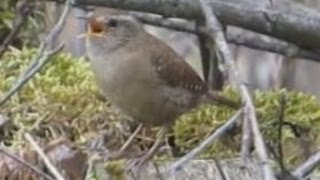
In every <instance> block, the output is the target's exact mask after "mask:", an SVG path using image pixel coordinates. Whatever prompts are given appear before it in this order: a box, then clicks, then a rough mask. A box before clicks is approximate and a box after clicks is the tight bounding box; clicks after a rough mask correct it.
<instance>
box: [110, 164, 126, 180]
mask: <svg viewBox="0 0 320 180" xmlns="http://www.w3.org/2000/svg"><path fill="white" fill-rule="evenodd" d="M124 165H125V164H124V161H123V160H117V161H108V162H107V163H106V166H105V169H106V171H107V172H108V174H109V175H110V176H111V177H110V178H111V179H112V180H124V179H125V175H124Z"/></svg>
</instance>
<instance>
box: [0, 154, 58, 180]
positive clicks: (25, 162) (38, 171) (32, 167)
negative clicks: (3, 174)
mask: <svg viewBox="0 0 320 180" xmlns="http://www.w3.org/2000/svg"><path fill="white" fill-rule="evenodd" d="M0 153H2V154H4V155H6V156H8V157H10V158H11V159H13V160H15V161H17V162H18V163H20V164H22V165H24V166H26V167H27V168H29V169H30V170H31V171H33V172H34V173H36V174H38V175H39V176H41V177H43V178H45V179H47V180H54V179H53V178H52V177H50V176H49V175H47V174H46V173H44V172H43V171H41V169H39V168H37V167H35V166H34V165H32V164H30V163H28V162H27V161H25V160H24V159H22V158H20V157H18V156H15V155H13V154H10V153H9V152H7V150H5V149H4V148H0Z"/></svg>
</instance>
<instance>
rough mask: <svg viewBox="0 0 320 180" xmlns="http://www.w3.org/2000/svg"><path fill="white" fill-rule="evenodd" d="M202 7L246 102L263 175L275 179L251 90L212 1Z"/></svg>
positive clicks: (203, 3)
mask: <svg viewBox="0 0 320 180" xmlns="http://www.w3.org/2000/svg"><path fill="white" fill-rule="evenodd" d="M199 2H200V4H201V8H202V10H203V13H204V16H205V18H206V22H207V28H208V31H209V33H210V35H211V38H212V39H213V40H214V41H215V44H216V45H217V48H219V51H220V53H221V54H222V55H223V57H224V60H225V63H226V65H227V67H226V68H227V70H228V72H229V74H230V75H231V80H232V81H233V83H235V85H236V86H237V88H238V89H239V91H240V94H241V98H242V100H243V102H244V112H245V115H247V118H248V119H249V121H250V124H251V128H252V133H253V136H254V145H255V150H256V151H257V154H258V157H259V159H260V161H261V166H262V172H263V177H264V179H265V180H274V179H275V176H274V173H273V171H272V169H271V167H270V166H269V164H268V154H267V150H266V147H265V144H264V141H263V138H262V134H261V132H260V130H259V125H258V122H257V117H256V112H255V107H254V105H253V102H252V99H251V96H250V93H249V90H248V89H247V87H246V86H245V85H244V83H242V82H241V80H240V78H239V77H240V73H239V71H238V69H237V67H236V65H235V61H234V59H233V56H232V55H231V52H230V50H229V47H228V44H227V42H226V40H225V37H224V34H223V31H222V28H221V25H220V23H219V21H218V19H217V18H216V16H215V15H214V12H213V11H212V9H211V8H210V3H209V1H208V0H199Z"/></svg>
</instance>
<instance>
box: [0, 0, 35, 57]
mask: <svg viewBox="0 0 320 180" xmlns="http://www.w3.org/2000/svg"><path fill="white" fill-rule="evenodd" d="M33 8H34V7H33V2H30V0H21V1H18V3H17V6H16V10H17V17H16V19H15V20H14V26H13V28H12V30H11V31H10V33H9V35H7V37H6V38H5V39H4V41H3V42H2V44H1V46H0V58H1V57H2V55H3V53H4V52H5V51H6V50H7V48H8V46H9V44H10V43H11V41H12V40H13V38H14V37H16V35H17V34H18V33H19V31H20V29H21V28H22V26H23V25H24V24H25V23H26V22H27V18H28V16H29V15H30V13H31V12H32V10H33Z"/></svg>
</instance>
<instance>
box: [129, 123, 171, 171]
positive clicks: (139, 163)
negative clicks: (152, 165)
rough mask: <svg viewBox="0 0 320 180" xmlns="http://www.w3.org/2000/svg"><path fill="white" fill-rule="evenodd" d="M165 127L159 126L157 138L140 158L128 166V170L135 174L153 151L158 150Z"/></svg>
mask: <svg viewBox="0 0 320 180" xmlns="http://www.w3.org/2000/svg"><path fill="white" fill-rule="evenodd" d="M167 130H168V128H167V127H161V129H160V130H159V131H158V133H157V139H156V141H155V142H154V144H153V145H152V147H151V149H150V150H149V151H148V152H147V153H146V154H144V155H143V156H142V157H141V158H139V159H138V160H137V161H135V162H133V163H132V164H130V165H129V166H128V168H127V169H128V170H131V172H133V174H134V175H137V174H138V173H139V170H140V168H141V167H142V166H143V165H144V164H145V163H146V162H147V161H148V160H150V159H151V158H152V157H153V156H154V155H155V153H156V152H157V151H158V150H159V148H160V145H161V143H162V142H163V141H164V137H165V134H166V132H167Z"/></svg>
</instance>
